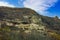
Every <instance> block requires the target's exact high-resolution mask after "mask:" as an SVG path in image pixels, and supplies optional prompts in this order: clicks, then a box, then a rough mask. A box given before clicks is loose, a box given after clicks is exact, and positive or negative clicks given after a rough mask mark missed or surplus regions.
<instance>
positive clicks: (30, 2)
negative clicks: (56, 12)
mask: <svg viewBox="0 0 60 40" xmlns="http://www.w3.org/2000/svg"><path fill="white" fill-rule="evenodd" d="M57 1H58V0H25V1H24V7H28V8H31V9H34V10H35V11H37V12H40V13H41V14H44V13H48V12H47V11H46V10H47V9H48V8H50V7H52V6H53V5H54V4H55V3H56V2H57ZM45 11H46V12H45Z"/></svg>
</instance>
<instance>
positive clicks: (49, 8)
mask: <svg viewBox="0 0 60 40" xmlns="http://www.w3.org/2000/svg"><path fill="white" fill-rule="evenodd" d="M0 6H7V7H19V8H21V7H27V8H31V9H33V10H35V11H36V12H38V13H39V14H41V15H45V16H50V17H53V16H58V17H60V0H0Z"/></svg>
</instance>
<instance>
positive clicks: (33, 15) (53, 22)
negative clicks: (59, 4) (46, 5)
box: [0, 7, 60, 40]
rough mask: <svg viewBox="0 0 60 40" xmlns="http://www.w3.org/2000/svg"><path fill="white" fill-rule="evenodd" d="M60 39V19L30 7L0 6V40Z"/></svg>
mask: <svg viewBox="0 0 60 40" xmlns="http://www.w3.org/2000/svg"><path fill="white" fill-rule="evenodd" d="M55 39H56V40H60V19H58V18H57V17H55V18H53V17H47V16H42V15H39V14H38V13H37V12H35V11H34V10H32V9H29V8H8V7H0V40H55Z"/></svg>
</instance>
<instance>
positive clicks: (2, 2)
mask: <svg viewBox="0 0 60 40" xmlns="http://www.w3.org/2000/svg"><path fill="white" fill-rule="evenodd" d="M0 6H5V7H15V6H14V5H12V4H9V3H8V2H4V1H0Z"/></svg>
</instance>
